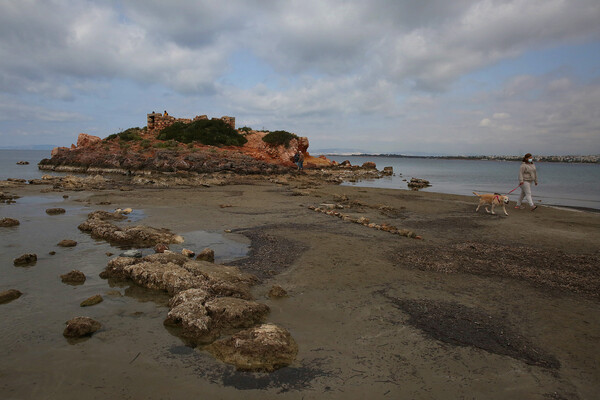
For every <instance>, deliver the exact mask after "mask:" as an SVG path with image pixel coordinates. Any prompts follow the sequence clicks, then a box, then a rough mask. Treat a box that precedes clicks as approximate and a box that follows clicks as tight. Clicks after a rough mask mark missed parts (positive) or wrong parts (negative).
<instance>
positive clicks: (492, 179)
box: [327, 155, 600, 212]
mask: <svg viewBox="0 0 600 400" xmlns="http://www.w3.org/2000/svg"><path fill="white" fill-rule="evenodd" d="M327 158H329V159H331V160H335V161H337V162H342V161H344V160H348V161H350V163H351V164H352V165H362V164H363V163H365V162H367V161H372V162H375V164H376V165H377V168H378V169H380V170H381V169H383V168H384V167H393V169H394V175H393V176H389V177H384V178H382V179H374V180H362V181H359V182H351V183H346V185H353V186H361V187H377V188H388V189H399V190H408V186H407V183H408V181H410V179H411V178H421V179H426V180H428V181H429V182H430V184H431V186H430V187H428V188H426V189H421V190H422V191H425V192H437V193H450V194H459V195H465V196H473V192H477V193H500V194H507V193H509V192H511V191H512V190H513V189H515V188H516V187H517V186H518V185H519V180H518V179H519V167H520V165H521V163H520V162H517V161H498V160H456V159H441V158H414V157H391V156H337V155H336V156H327ZM535 165H536V169H537V172H538V186H532V194H533V200H534V202H536V204H542V205H548V206H557V207H569V208H573V209H582V210H589V211H595V212H600V184H599V183H600V164H580V163H552V162H538V163H535ZM520 193H521V189H516V190H515V191H513V192H512V193H511V194H510V195H509V198H510V199H511V200H512V201H516V200H518V198H519V195H520Z"/></svg>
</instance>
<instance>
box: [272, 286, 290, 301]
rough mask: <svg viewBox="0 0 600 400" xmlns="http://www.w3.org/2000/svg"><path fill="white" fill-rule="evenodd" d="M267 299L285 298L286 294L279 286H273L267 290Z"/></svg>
mask: <svg viewBox="0 0 600 400" xmlns="http://www.w3.org/2000/svg"><path fill="white" fill-rule="evenodd" d="M269 297H271V298H281V297H287V292H286V291H285V289H284V288H282V287H281V286H279V285H273V287H272V288H271V290H269Z"/></svg>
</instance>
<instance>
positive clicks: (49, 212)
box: [46, 208, 66, 215]
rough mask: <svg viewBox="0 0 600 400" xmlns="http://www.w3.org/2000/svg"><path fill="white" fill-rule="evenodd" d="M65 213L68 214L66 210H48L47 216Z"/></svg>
mask: <svg viewBox="0 0 600 400" xmlns="http://www.w3.org/2000/svg"><path fill="white" fill-rule="evenodd" d="M65 212H66V210H65V209H64V208H47V209H46V214H48V215H58V214H64V213H65Z"/></svg>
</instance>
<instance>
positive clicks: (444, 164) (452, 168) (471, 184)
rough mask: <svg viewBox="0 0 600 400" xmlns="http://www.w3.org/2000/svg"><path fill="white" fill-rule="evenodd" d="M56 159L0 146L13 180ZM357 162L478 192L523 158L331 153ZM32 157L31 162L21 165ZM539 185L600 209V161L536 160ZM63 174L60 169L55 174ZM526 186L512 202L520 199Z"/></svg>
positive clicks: (511, 176)
mask: <svg viewBox="0 0 600 400" xmlns="http://www.w3.org/2000/svg"><path fill="white" fill-rule="evenodd" d="M49 157H50V150H0V180H4V179H7V178H24V179H33V178H40V177H41V176H42V175H44V174H46V173H47V172H45V171H40V170H39V169H38V167H37V163H38V162H39V161H40V160H42V159H43V158H49ZM329 158H330V159H332V160H335V161H338V162H341V161H344V160H349V161H350V162H351V163H352V165H362V163H364V162H366V161H373V162H375V163H376V164H377V168H379V169H383V167H387V166H390V167H393V168H394V176H391V177H386V178H383V179H376V180H372V181H361V182H356V183H350V184H349V185H356V186H364V187H380V188H393V189H407V185H406V182H405V181H403V179H407V180H410V178H411V177H414V178H423V179H427V180H428V181H429V182H430V183H431V184H432V186H431V187H429V188H427V189H423V190H424V191H429V192H439V193H451V194H460V195H467V196H470V195H472V192H481V193H496V192H497V193H507V192H509V191H510V190H512V189H514V188H515V187H516V186H517V185H518V184H519V182H518V173H519V166H520V163H519V162H514V161H483V160H442V159H426V158H404V157H378V156H364V157H359V156H329ZM18 161H29V165H17V162H18ZM536 167H537V170H538V181H539V185H538V186H534V187H533V197H534V201H536V202H539V203H541V204H547V205H556V206H569V207H586V208H592V209H597V210H600V185H599V184H598V182H600V165H598V164H569V163H536ZM53 174H55V175H56V174H58V173H53ZM519 193H520V189H517V190H515V191H514V192H513V193H512V194H511V195H510V198H511V200H517V199H518V196H519Z"/></svg>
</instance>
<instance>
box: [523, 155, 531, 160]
mask: <svg viewBox="0 0 600 400" xmlns="http://www.w3.org/2000/svg"><path fill="white" fill-rule="evenodd" d="M530 157H531V153H527V154H525V157H523V162H527V160H528V159H529V158H530Z"/></svg>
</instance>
